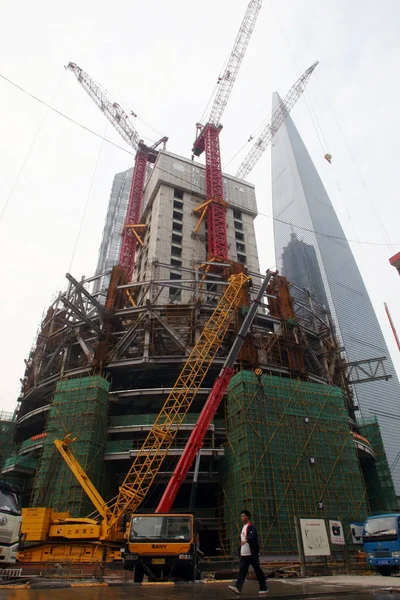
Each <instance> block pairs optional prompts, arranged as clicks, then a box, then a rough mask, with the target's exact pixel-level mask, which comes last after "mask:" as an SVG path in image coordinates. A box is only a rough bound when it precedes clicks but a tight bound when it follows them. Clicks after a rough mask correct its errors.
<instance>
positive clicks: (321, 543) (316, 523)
mask: <svg viewBox="0 0 400 600" xmlns="http://www.w3.org/2000/svg"><path fill="white" fill-rule="evenodd" d="M300 530H301V537H302V540H303V548H304V555H305V556H330V555H331V549H330V546H329V540H328V534H327V532H326V526H325V521H324V519H300Z"/></svg>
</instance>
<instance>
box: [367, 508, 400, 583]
mask: <svg viewBox="0 0 400 600" xmlns="http://www.w3.org/2000/svg"><path fill="white" fill-rule="evenodd" d="M399 531H400V514H399V513H388V514H384V515H376V516H374V517H368V519H367V520H366V521H365V523H364V529H363V544H364V551H365V553H366V555H367V564H368V565H369V566H370V567H372V568H373V569H376V570H377V571H379V573H380V574H381V575H391V573H393V572H395V571H398V570H399V567H400V536H399Z"/></svg>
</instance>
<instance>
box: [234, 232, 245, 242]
mask: <svg viewBox="0 0 400 600" xmlns="http://www.w3.org/2000/svg"><path fill="white" fill-rule="evenodd" d="M235 238H236V239H237V240H239V241H240V242H242V241H244V234H243V233H240V231H235Z"/></svg>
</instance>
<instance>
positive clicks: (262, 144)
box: [236, 61, 318, 179]
mask: <svg viewBox="0 0 400 600" xmlns="http://www.w3.org/2000/svg"><path fill="white" fill-rule="evenodd" d="M317 65H318V61H317V62H315V63H314V64H312V65H311V67H309V68H308V69H307V70H306V71H305V72H304V73H303V75H302V76H301V77H300V78H299V79H298V80H297V81H296V83H295V84H294V85H293V86H292V87H291V88H290V90H289V91H288V93H287V94H286V96H285V98H284V99H283V100H281V101H280V103H279V105H278V106H277V107H275V108H274V110H273V111H272V115H271V119H270V121H269V122H268V124H267V125H266V126H265V127H264V129H263V130H262V132H261V134H260V136H259V137H258V138H257V140H256V141H255V142H254V145H253V147H252V148H251V150H250V151H249V153H248V154H247V156H246V158H245V159H244V160H243V162H242V164H241V165H240V167H239V169H238V171H237V173H236V177H238V178H239V179H246V177H247V176H248V175H249V173H250V172H251V171H252V170H253V168H254V167H255V165H256V164H257V162H258V161H259V160H260V158H261V156H262V154H263V153H264V151H265V149H266V148H267V147H268V146H269V144H270V142H271V140H272V138H273V137H274V135H275V134H276V133H277V131H278V130H279V128H280V127H281V125H283V123H284V122H285V119H286V117H287V116H288V114H289V113H290V111H291V110H292V108H293V107H294V105H295V104H296V102H297V101H298V100H299V98H301V96H302V95H303V92H304V90H305V88H306V85H307V83H308V81H309V79H310V77H311V75H312V73H313V71H314V69H315V67H316V66H317Z"/></svg>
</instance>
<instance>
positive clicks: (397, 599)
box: [0, 582, 400, 600]
mask: <svg viewBox="0 0 400 600" xmlns="http://www.w3.org/2000/svg"><path fill="white" fill-rule="evenodd" d="M257 591H258V590H257V585H255V584H253V583H247V584H246V588H245V590H244V593H243V595H242V598H243V600H253V599H255V598H258V597H259V596H258V594H257ZM308 592H310V593H311V594H312V595H311V596H309V597H310V598H312V599H313V600H340V598H343V599H344V600H400V593H399V592H389V591H375V592H370V591H368V590H365V591H360V593H357V594H352V593H351V592H350V591H348V592H346V595H342V593H343V592H339V591H338V590H335V592H334V593H333V594H332V595H330V593H329V592H330V590H329V589H327V588H326V587H325V588H324V590H323V592H322V591H321V593H322V595H319V593H318V588H316V587H315V586H312V589H311V588H310V589H307V587H303V586H301V587H300V586H299V587H298V586H296V587H295V588H292V587H288V586H281V585H279V582H272V583H271V584H270V595H269V596H268V597H270V598H283V597H284V598H287V599H288V600H289V599H290V598H292V599H295V598H296V599H299V598H302V599H304V600H305V598H306V597H307V595H304V594H307V593H308ZM234 598H235V596H234V594H232V593H231V592H230V591H229V590H228V589H227V586H226V584H212V585H192V586H190V585H187V586H186V585H182V586H174V587H121V588H118V587H113V588H98V587H97V588H75V589H62V590H55V589H51V590H21V589H19V590H0V600H233V599H234Z"/></svg>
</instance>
